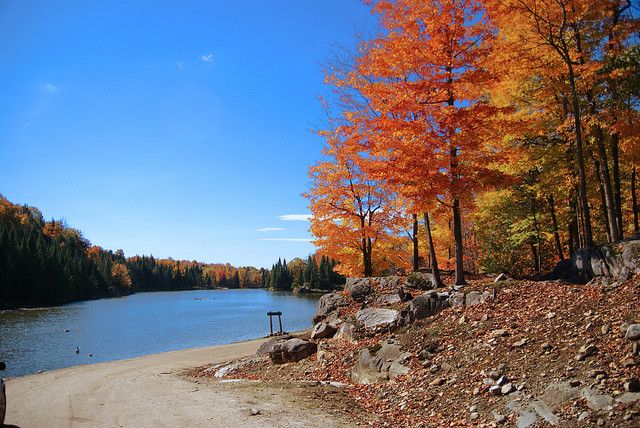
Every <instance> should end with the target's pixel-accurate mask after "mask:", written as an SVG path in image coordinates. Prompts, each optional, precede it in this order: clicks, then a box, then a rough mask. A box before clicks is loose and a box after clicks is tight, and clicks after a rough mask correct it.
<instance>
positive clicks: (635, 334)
mask: <svg viewBox="0 0 640 428" xmlns="http://www.w3.org/2000/svg"><path fill="white" fill-rule="evenodd" d="M624 338H625V339H627V340H640V324H631V325H630V326H629V327H628V328H627V330H626V333H625V334H624Z"/></svg>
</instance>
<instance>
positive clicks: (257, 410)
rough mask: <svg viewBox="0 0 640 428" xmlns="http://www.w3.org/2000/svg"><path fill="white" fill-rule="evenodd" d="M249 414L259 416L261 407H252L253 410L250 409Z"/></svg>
mask: <svg viewBox="0 0 640 428" xmlns="http://www.w3.org/2000/svg"><path fill="white" fill-rule="evenodd" d="M249 414H250V415H251V416H258V415H259V414H260V410H259V409H256V408H253V409H251V410H250V411H249Z"/></svg>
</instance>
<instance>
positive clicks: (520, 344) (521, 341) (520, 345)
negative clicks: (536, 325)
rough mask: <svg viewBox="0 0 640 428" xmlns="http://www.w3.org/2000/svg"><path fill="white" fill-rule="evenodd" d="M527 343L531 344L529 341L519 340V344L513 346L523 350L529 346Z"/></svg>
mask: <svg viewBox="0 0 640 428" xmlns="http://www.w3.org/2000/svg"><path fill="white" fill-rule="evenodd" d="M527 342H529V339H522V340H518V341H517V342H515V343H514V344H513V346H514V347H515V348H522V347H523V346H524V345H526V344H527Z"/></svg>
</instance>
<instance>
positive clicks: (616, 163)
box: [611, 133, 624, 240]
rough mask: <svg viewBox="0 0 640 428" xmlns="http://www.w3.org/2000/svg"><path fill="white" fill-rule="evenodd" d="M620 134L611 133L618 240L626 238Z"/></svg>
mask: <svg viewBox="0 0 640 428" xmlns="http://www.w3.org/2000/svg"><path fill="white" fill-rule="evenodd" d="M618 143H619V135H618V133H614V134H613V135H611V159H612V160H613V190H614V192H615V198H614V200H615V203H616V223H617V226H618V240H623V239H624V226H623V223H622V187H621V185H620V151H619V150H618Z"/></svg>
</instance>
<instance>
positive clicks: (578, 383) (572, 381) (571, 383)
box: [569, 379, 582, 388]
mask: <svg viewBox="0 0 640 428" xmlns="http://www.w3.org/2000/svg"><path fill="white" fill-rule="evenodd" d="M580 384H582V382H580V381H579V380H578V379H572V380H570V381H569V385H571V386H572V387H574V388H575V387H577V386H580Z"/></svg>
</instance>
